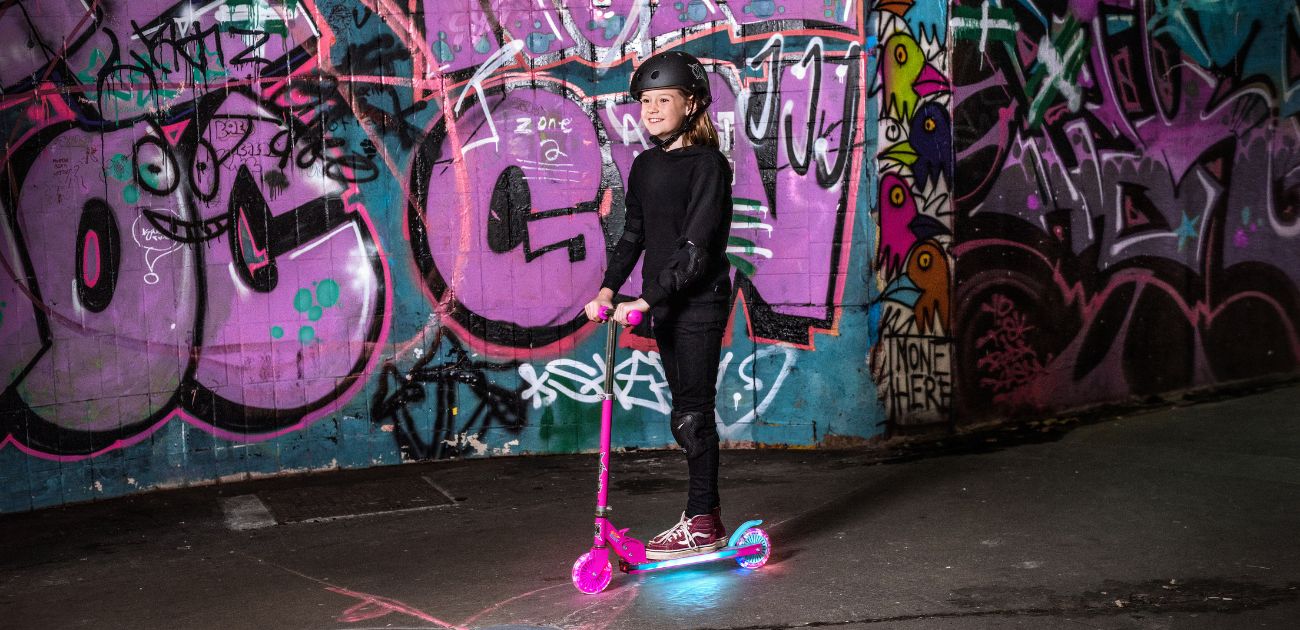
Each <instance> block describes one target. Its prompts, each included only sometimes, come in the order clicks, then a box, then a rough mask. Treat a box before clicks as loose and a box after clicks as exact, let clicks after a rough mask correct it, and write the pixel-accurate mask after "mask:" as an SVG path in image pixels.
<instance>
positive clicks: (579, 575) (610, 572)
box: [573, 551, 614, 595]
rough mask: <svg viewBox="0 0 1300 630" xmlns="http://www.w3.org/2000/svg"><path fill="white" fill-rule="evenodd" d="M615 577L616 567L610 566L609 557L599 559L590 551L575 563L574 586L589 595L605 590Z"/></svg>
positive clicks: (579, 557)
mask: <svg viewBox="0 0 1300 630" xmlns="http://www.w3.org/2000/svg"><path fill="white" fill-rule="evenodd" d="M613 577H614V567H612V566H610V564H609V559H608V558H605V559H603V560H597V559H596V558H593V557H592V555H591V552H590V551H588V552H587V553H584V554H582V555H581V556H578V559H577V561H575V562H574V563H573V586H574V587H576V588H577V589H578V590H580V591H582V592H584V593H586V594H588V595H595V594H596V593H599V592H601V591H603V590H605V587H606V586H609V581H610V579H612V578H613Z"/></svg>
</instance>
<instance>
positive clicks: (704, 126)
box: [682, 90, 718, 149]
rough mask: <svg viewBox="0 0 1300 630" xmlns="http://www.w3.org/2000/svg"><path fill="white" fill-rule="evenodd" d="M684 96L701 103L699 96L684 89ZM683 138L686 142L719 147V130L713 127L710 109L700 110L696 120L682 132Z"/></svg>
mask: <svg viewBox="0 0 1300 630" xmlns="http://www.w3.org/2000/svg"><path fill="white" fill-rule="evenodd" d="M682 96H685V97H686V99H687V100H688V101H691V102H694V103H699V98H697V97H695V96H692V95H690V94H687V93H686V92H685V91H684V90H682ZM682 139H683V140H685V144H702V145H705V146H710V147H713V148H715V149H716V148H718V130H717V129H715V128H714V127H713V120H712V119H710V118H709V110H708V109H705V110H704V111H701V112H698V113H697V114H696V116H695V122H694V124H692V125H691V128H690V129H687V130H686V131H685V132H684V133H682Z"/></svg>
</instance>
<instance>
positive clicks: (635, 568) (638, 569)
mask: <svg viewBox="0 0 1300 630" xmlns="http://www.w3.org/2000/svg"><path fill="white" fill-rule="evenodd" d="M762 550H763V544H762V543H752V544H749V545H740V546H737V547H723V548H722V549H718V550H716V551H710V552H708V553H698V554H694V555H689V556H682V557H680V558H669V559H667V560H655V561H654V562H644V563H641V564H627V563H625V562H620V563H619V569H620V570H622V571H623V572H624V573H629V574H636V573H649V572H651V571H658V570H660V569H671V568H673V567H684V566H687V565H692V564H703V563H705V562H713V561H714V560H725V559H728V558H735V557H737V556H748V555H751V554H755V553H762Z"/></svg>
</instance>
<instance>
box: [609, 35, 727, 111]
mask: <svg viewBox="0 0 1300 630" xmlns="http://www.w3.org/2000/svg"><path fill="white" fill-rule="evenodd" d="M671 87H675V88H680V89H682V90H685V91H686V93H687V94H690V95H691V96H694V97H695V99H696V101H698V102H699V109H700V110H703V109H704V108H706V107H708V106H709V103H711V102H713V96H712V94H710V93H709V77H708V75H706V74H704V65H703V64H701V63H700V60H699V59H696V58H695V57H694V56H693V55H691V54H688V53H684V52H682V51H680V50H670V51H668V52H662V53H659V54H657V55H655V56H653V57H651V58H649V59H646V60H645V63H642V64H641V67H640V68H637V69H636V72H633V73H632V84H631V86H630V87H629V88H628V92H630V93H631V94H632V98H634V99H637V100H641V93H642V92H644V91H646V90H655V89H659V88H671Z"/></svg>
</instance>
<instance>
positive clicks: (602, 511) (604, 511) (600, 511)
mask: <svg viewBox="0 0 1300 630" xmlns="http://www.w3.org/2000/svg"><path fill="white" fill-rule="evenodd" d="M613 511H614V508H612V507H610V506H608V505H606V506H605V507H598V508H596V518H605V517H606V516H609V515H610V514H611V513H612V512H613Z"/></svg>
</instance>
